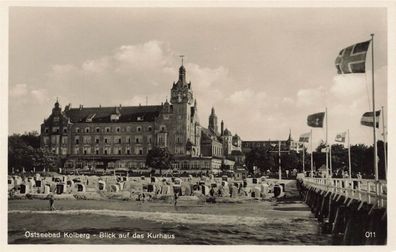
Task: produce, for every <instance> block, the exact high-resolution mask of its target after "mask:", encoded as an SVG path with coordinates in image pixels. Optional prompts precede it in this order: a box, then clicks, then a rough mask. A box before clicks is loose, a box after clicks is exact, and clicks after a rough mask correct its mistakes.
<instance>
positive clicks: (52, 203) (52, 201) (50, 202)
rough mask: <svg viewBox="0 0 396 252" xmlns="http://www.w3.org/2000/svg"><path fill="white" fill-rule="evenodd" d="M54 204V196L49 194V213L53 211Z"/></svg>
mask: <svg viewBox="0 0 396 252" xmlns="http://www.w3.org/2000/svg"><path fill="white" fill-rule="evenodd" d="M54 203H55V199H54V196H53V195H52V194H51V195H50V197H49V204H50V211H53V210H55V207H54Z"/></svg>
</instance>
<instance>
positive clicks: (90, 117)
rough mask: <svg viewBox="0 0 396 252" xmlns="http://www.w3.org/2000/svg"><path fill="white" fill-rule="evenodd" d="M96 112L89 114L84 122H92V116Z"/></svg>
mask: <svg viewBox="0 0 396 252" xmlns="http://www.w3.org/2000/svg"><path fill="white" fill-rule="evenodd" d="M95 115H96V114H91V115H89V116H88V117H87V119H86V120H85V121H86V122H92V120H93V118H94V117H95Z"/></svg>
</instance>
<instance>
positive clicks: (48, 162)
mask: <svg viewBox="0 0 396 252" xmlns="http://www.w3.org/2000/svg"><path fill="white" fill-rule="evenodd" d="M59 161H60V160H59V157H58V155H56V154H54V153H52V152H50V151H49V150H47V149H44V148H40V137H39V135H38V133H37V132H36V131H32V132H28V133H24V134H23V135H20V134H13V135H11V136H9V137H8V171H9V172H12V168H14V169H15V170H19V171H22V170H23V169H25V171H28V170H33V168H36V169H37V171H40V170H41V171H42V170H44V168H45V169H47V170H54V171H56V169H57V167H58V166H59Z"/></svg>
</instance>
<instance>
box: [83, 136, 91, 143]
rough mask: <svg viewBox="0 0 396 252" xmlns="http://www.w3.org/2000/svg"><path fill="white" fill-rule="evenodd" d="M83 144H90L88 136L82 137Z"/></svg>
mask: <svg viewBox="0 0 396 252" xmlns="http://www.w3.org/2000/svg"><path fill="white" fill-rule="evenodd" d="M83 142H84V144H90V143H91V137H90V136H84V138H83Z"/></svg>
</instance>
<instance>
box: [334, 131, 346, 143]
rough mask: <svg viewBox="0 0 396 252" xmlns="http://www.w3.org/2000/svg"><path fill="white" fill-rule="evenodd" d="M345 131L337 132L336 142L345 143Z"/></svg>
mask: <svg viewBox="0 0 396 252" xmlns="http://www.w3.org/2000/svg"><path fill="white" fill-rule="evenodd" d="M345 137H346V132H342V133H338V134H337V135H336V137H335V140H334V141H336V142H339V143H345Z"/></svg>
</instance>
